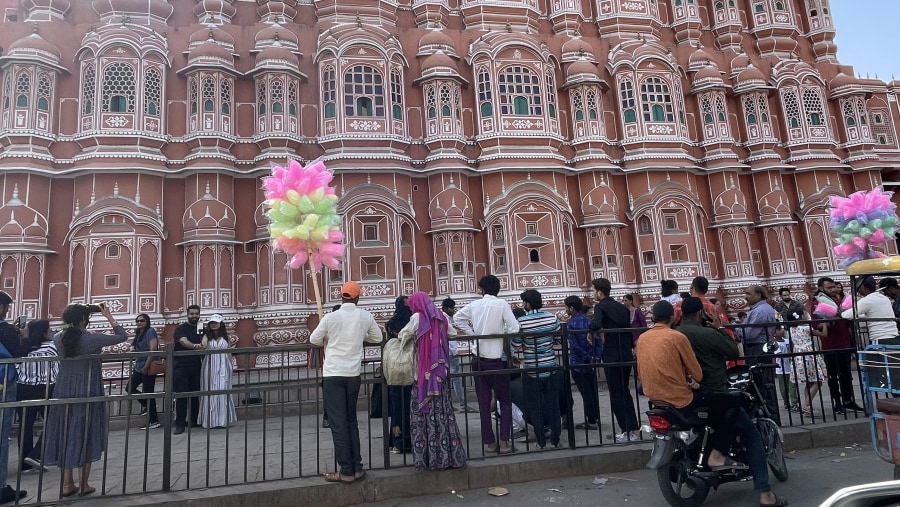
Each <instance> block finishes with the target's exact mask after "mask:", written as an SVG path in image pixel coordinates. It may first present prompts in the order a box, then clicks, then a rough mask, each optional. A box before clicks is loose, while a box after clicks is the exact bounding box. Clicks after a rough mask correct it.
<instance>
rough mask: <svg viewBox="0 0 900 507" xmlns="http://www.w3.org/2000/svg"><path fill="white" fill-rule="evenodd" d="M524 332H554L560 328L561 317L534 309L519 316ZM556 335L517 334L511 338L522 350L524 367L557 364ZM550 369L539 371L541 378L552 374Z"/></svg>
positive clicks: (520, 326)
mask: <svg viewBox="0 0 900 507" xmlns="http://www.w3.org/2000/svg"><path fill="white" fill-rule="evenodd" d="M519 328H520V331H521V332H522V333H535V334H540V333H553V332H556V331H558V330H559V319H557V318H556V316H555V315H553V314H550V313H547V312H543V311H541V310H532V311H530V312H528V313H527V314H525V315H523V316H522V317H519ZM554 340H555V337H554V336H553V335H552V334H545V335H539V336H516V337H513V338H512V339H511V340H510V343H511V344H512V346H513V347H516V348H518V349H521V351H522V368H525V369H533V368H548V367H553V366H556V365H557V363H556V352H555V351H554V350H553V342H554ZM550 373H551V372H549V371H545V372H541V373H538V374H537V375H532V376H537V377H539V378H546V377H548V376H550Z"/></svg>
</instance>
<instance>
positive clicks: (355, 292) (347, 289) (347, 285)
mask: <svg viewBox="0 0 900 507" xmlns="http://www.w3.org/2000/svg"><path fill="white" fill-rule="evenodd" d="M360 294H362V287H360V286H359V284H358V283H356V282H354V281H353V280H350V281H349V282H344V285H341V297H342V298H344V299H356V298H358V297H359V295H360Z"/></svg>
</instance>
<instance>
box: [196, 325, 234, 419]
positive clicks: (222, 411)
mask: <svg viewBox="0 0 900 507" xmlns="http://www.w3.org/2000/svg"><path fill="white" fill-rule="evenodd" d="M206 348H207V349H209V350H222V349H227V348H228V340H226V339H225V338H218V339H215V340H209V341H208V342H207V345H206ZM200 386H201V389H202V390H203V391H219V390H223V389H231V354H210V355H208V356H206V357H205V358H203V368H202V369H201V377H200ZM235 421H237V414H236V413H235V410H234V398H232V396H231V395H230V394H213V395H210V396H201V397H200V425H201V426H203V427H204V428H219V427H225V426H228V425H230V424H231V423H233V422H235Z"/></svg>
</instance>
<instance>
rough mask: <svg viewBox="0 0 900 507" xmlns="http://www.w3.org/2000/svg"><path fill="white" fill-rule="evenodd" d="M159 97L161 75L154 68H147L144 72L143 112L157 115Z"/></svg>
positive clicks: (160, 97) (160, 92)
mask: <svg viewBox="0 0 900 507" xmlns="http://www.w3.org/2000/svg"><path fill="white" fill-rule="evenodd" d="M161 99H162V75H161V74H160V73H159V71H158V70H156V69H148V70H147V71H146V72H145V73H144V114H146V115H149V116H159V105H160V100H161Z"/></svg>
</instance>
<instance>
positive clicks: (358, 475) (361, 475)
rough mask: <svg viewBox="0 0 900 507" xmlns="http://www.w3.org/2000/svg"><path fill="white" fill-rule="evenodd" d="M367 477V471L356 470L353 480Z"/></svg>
mask: <svg viewBox="0 0 900 507" xmlns="http://www.w3.org/2000/svg"><path fill="white" fill-rule="evenodd" d="M365 478H366V471H365V470H360V471H359V472H356V473H355V474H353V480H354V481H361V480H363V479H365Z"/></svg>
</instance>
